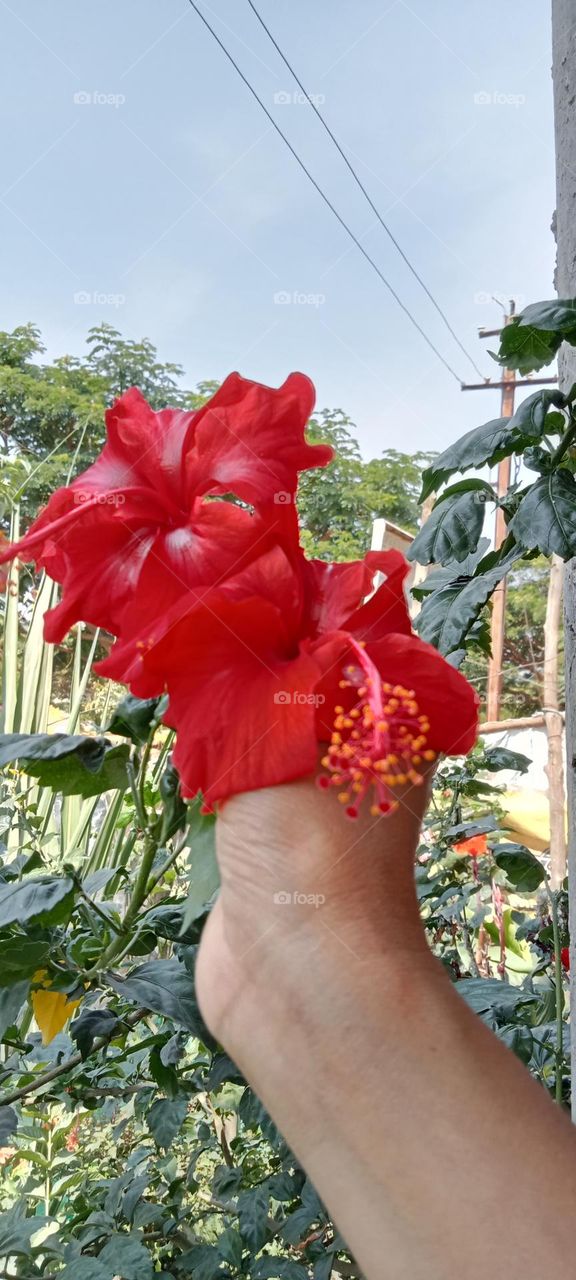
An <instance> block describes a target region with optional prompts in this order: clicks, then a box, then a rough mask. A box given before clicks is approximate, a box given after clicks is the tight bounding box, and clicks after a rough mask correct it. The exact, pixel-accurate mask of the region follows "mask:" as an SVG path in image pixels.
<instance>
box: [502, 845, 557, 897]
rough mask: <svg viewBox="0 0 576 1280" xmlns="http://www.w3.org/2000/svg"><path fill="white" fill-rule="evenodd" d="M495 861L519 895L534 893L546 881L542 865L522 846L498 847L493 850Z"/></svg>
mask: <svg viewBox="0 0 576 1280" xmlns="http://www.w3.org/2000/svg"><path fill="white" fill-rule="evenodd" d="M493 855H494V861H495V863H496V864H497V866H499V867H500V869H501V870H502V871H504V872H505V873H506V878H507V880H508V881H509V883H510V884H511V885H512V887H513V888H514V889H515V890H516V892H517V893H534V892H535V891H536V889H538V887H539V886H540V885H541V884H542V882H543V880H545V879H546V872H545V870H544V867H543V866H542V863H541V862H540V861H539V860H538V858H536V857H535V856H534V854H533V853H530V850H529V849H525V848H523V846H522V845H514V846H510V847H509V848H507V847H506V845H497V846H496V848H495V849H494V850H493Z"/></svg>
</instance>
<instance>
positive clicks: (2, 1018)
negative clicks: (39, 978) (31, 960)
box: [0, 978, 30, 1041]
mask: <svg viewBox="0 0 576 1280" xmlns="http://www.w3.org/2000/svg"><path fill="white" fill-rule="evenodd" d="M29 992H30V982H29V980H28V979H27V978H26V979H25V981H24V982H16V983H15V984H14V986H13V987H2V988H0V1041H1V1040H3V1039H4V1036H5V1035H6V1032H7V1030H8V1027H12V1026H14V1023H15V1022H16V1021H17V1019H18V1015H19V1013H20V1010H21V1008H22V1005H23V1004H24V1001H25V1000H27V999H28V995H29Z"/></svg>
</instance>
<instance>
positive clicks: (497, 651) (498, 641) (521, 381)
mask: <svg viewBox="0 0 576 1280" xmlns="http://www.w3.org/2000/svg"><path fill="white" fill-rule="evenodd" d="M575 3H576V0H575ZM515 313H516V306H515V303H514V301H513V300H512V301H511V302H510V308H509V311H508V313H507V315H505V317H504V324H505V325H507V324H510V321H511V320H512V319H513V317H514V315H515ZM478 332H479V337H481V338H493V337H495V336H498V337H499V336H500V333H501V332H502V331H501V329H479V331H478ZM545 382H556V378H517V377H516V371H515V370H514V369H504V370H503V372H502V378H501V380H500V381H499V382H496V381H492V379H491V378H487V379H486V381H485V382H475V383H464V382H463V383H462V391H486V390H490V391H493V390H495V389H496V388H499V389H500V392H501V397H500V399H501V403H500V417H501V418H511V417H512V415H513V413H514V399H515V393H516V387H536V386H541V385H542V383H545ZM510 465H511V459H510V458H509V457H508V458H502V460H501V462H499V463H498V480H497V492H498V497H499V498H503V497H504V496H505V494H506V493H507V492H508V489H509V488H510V474H511V473H510ZM505 537H506V521H505V519H504V512H503V511H502V508H501V507H498V508H497V510H496V529H495V534H494V546H495V549H496V550H498V548H499V547H501V546H502V543H503V542H504V539H505ZM505 614H506V578H503V579H502V582H501V583H500V584H499V585H498V586H497V588H496V590H495V592H494V595H493V597H492V613H491V620H490V648H491V651H492V652H491V657H490V659H489V662H488V687H487V693H486V719H487V720H489V721H493V720H499V719H500V699H501V695H502V665H503V660H504V625H505Z"/></svg>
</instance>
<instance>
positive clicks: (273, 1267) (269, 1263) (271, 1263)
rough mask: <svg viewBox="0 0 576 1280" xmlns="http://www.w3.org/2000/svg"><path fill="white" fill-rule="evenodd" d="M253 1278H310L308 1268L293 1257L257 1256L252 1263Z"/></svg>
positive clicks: (262, 1279) (295, 1279)
mask: <svg viewBox="0 0 576 1280" xmlns="http://www.w3.org/2000/svg"><path fill="white" fill-rule="evenodd" d="M252 1278H253V1280H308V1270H307V1268H306V1267H305V1266H303V1264H302V1263H301V1262H294V1261H293V1260H292V1258H279V1257H276V1258H273V1257H266V1258H257V1259H256V1262H254V1263H253V1264H252Z"/></svg>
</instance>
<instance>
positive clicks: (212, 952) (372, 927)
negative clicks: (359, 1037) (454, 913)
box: [197, 901, 445, 1077]
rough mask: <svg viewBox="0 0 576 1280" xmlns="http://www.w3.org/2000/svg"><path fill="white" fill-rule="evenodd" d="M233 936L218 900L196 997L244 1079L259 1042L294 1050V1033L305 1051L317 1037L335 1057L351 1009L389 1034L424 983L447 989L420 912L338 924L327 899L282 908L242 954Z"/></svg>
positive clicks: (200, 965)
mask: <svg viewBox="0 0 576 1280" xmlns="http://www.w3.org/2000/svg"><path fill="white" fill-rule="evenodd" d="M294 917H297V918H296V919H295V918H294ZM231 935H232V938H233V937H234V925H230V927H228V922H227V919H226V912H225V909H224V908H223V904H222V903H221V902H220V903H218V904H217V907H216V908H215V909H214V911H213V913H212V917H211V919H210V921H209V922H208V925H207V928H206V931H205V936H204V938H203V944H202V948H201V951H200V957H199V963H198V971H197V983H198V998H199V1001H200V1005H201V1008H202V1012H203V1015H204V1017H205V1020H206V1022H207V1024H208V1026H209V1027H210V1030H211V1031H212V1033H213V1034H214V1035H215V1036H216V1038H217V1039H218V1040H219V1041H220V1043H221V1044H222V1045H223V1046H224V1047H225V1048H226V1050H227V1051H228V1052H229V1053H230V1055H231V1056H232V1057H233V1058H234V1060H235V1061H237V1062H238V1064H239V1065H240V1066H241V1067H242V1069H243V1070H244V1071H245V1072H246V1074H247V1075H248V1076H249V1077H251V1076H253V1075H254V1071H253V1070H251V1067H252V1065H253V1064H254V1065H256V1064H257V1059H258V1054H259V1050H258V1048H257V1044H258V1043H259V1042H260V1040H265V1041H267V1042H268V1044H269V1045H270V1046H272V1045H273V1044H274V1043H280V1042H281V1041H282V1039H283V1038H285V1037H289V1039H290V1043H291V1044H293V1045H294V1048H296V1045H295V1043H294V1037H295V1034H296V1033H297V1034H298V1035H299V1036H300V1035H303V1047H305V1045H308V1052H310V1050H311V1048H312V1044H311V1037H312V1031H313V1038H314V1040H315V1039H316V1037H317V1041H318V1051H319V1052H320V1053H323V1052H328V1053H331V1052H332V1051H334V1050H335V1049H336V1047H337V1041H338V1038H339V1037H340V1036H341V1034H342V1030H343V1028H344V1027H345V1026H346V1025H347V1024H349V1022H350V1018H351V1016H352V1011H354V1010H357V1011H358V1017H359V1020H360V1022H362V1021H364V1019H367V1020H368V1021H370V1020H373V1018H374V1017H375V1016H378V1017H380V1016H384V1017H385V1018H386V1019H389V1020H390V1021H389V1025H390V1028H391V1030H392V1027H393V1026H394V1025H395V1021H396V1019H397V1018H398V1017H400V1018H403V1017H404V1016H405V1013H406V1009H407V1007H409V1006H413V1005H415V1004H417V1003H418V1002H419V1001H420V1000H421V999H422V998H423V992H424V990H425V989H426V987H427V984H428V983H430V982H435V981H437V980H438V978H440V979H441V980H442V981H445V976H444V975H443V973H442V971H441V970H440V968H439V966H438V964H437V962H436V960H435V959H434V957H433V956H432V954H431V952H430V950H429V948H428V944H427V941H426V937H425V934H424V931H423V929H422V925H421V923H420V919H419V917H418V914H417V912H416V911H414V913H413V914H410V915H407V916H405V917H403V918H402V917H400V916H399V915H398V914H396V913H394V915H393V919H392V920H391V922H390V924H389V926H388V927H387V926H386V923H385V922H383V921H382V917H381V915H380V916H379V914H378V913H375V916H374V918H373V919H370V917H369V916H368V918H367V914H366V911H365V909H364V910H363V913H362V915H360V916H356V914H355V913H354V912H352V913H350V914H349V915H348V916H344V917H342V916H341V914H340V912H338V911H337V910H334V909H333V908H332V909H331V907H330V904H329V902H328V901H327V902H325V903H323V904H321V905H319V906H318V907H308V908H306V907H304V906H302V905H297V904H293V903H291V904H288V903H282V904H278V906H277V908H276V910H275V912H271V913H270V914H269V915H268V917H267V918H266V921H265V922H264V921H262V922H261V925H260V927H259V930H258V931H257V932H255V933H254V934H253V936H252V937H251V938H250V939H248V938H247V937H246V936H245V935H244V936H243V938H242V945H241V946H240V947H239V946H238V940H237V939H236V940H235V941H234V942H232V945H231ZM354 1016H355V1015H354ZM333 1041H334V1043H333Z"/></svg>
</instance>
